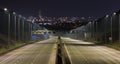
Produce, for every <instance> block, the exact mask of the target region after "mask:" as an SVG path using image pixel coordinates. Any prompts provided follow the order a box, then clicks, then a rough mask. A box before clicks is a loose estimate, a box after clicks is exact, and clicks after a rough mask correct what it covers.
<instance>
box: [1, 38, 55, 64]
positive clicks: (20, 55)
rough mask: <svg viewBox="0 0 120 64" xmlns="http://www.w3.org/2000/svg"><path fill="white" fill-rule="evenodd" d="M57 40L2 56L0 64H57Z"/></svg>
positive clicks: (32, 45)
mask: <svg viewBox="0 0 120 64" xmlns="http://www.w3.org/2000/svg"><path fill="white" fill-rule="evenodd" d="M56 40H57V38H55V37H54V38H50V39H48V40H44V41H40V42H37V43H34V44H29V45H26V46H23V47H21V48H18V49H16V50H13V51H11V52H9V53H7V54H4V55H2V56H0V64H55V62H56V61H55V60H56V47H57V46H56V44H55V42H56Z"/></svg>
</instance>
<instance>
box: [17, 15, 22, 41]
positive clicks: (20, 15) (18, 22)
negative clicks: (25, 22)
mask: <svg viewBox="0 0 120 64" xmlns="http://www.w3.org/2000/svg"><path fill="white" fill-rule="evenodd" d="M21 17H22V16H21V15H19V17H18V40H19V41H20V36H21V35H20V19H21Z"/></svg>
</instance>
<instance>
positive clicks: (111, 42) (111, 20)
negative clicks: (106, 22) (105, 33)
mask: <svg viewBox="0 0 120 64" xmlns="http://www.w3.org/2000/svg"><path fill="white" fill-rule="evenodd" d="M115 15H116V13H115V12H114V13H113V14H112V16H111V38H110V40H111V43H112V42H113V34H112V33H113V32H112V30H113V29H112V25H113V24H112V23H113V18H112V17H114V16H115Z"/></svg>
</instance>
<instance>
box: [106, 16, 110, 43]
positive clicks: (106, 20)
mask: <svg viewBox="0 0 120 64" xmlns="http://www.w3.org/2000/svg"><path fill="white" fill-rule="evenodd" d="M108 17H109V15H106V16H105V43H107V31H106V30H107V21H108Z"/></svg>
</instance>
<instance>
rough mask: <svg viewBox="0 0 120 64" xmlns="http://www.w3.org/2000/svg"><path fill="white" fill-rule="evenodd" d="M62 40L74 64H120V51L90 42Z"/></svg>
mask: <svg viewBox="0 0 120 64" xmlns="http://www.w3.org/2000/svg"><path fill="white" fill-rule="evenodd" d="M62 39H63V42H64V43H65V44H66V45H65V46H66V48H67V52H68V56H69V58H70V61H71V63H72V64H120V51H117V50H115V49H111V48H108V47H105V46H98V45H94V44H92V43H90V42H84V41H80V40H74V39H70V38H62Z"/></svg>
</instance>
